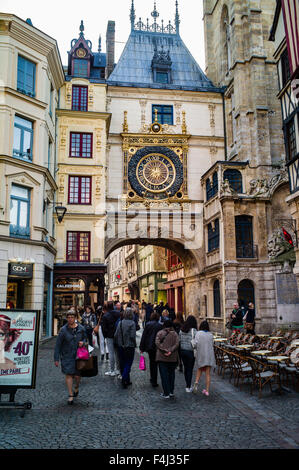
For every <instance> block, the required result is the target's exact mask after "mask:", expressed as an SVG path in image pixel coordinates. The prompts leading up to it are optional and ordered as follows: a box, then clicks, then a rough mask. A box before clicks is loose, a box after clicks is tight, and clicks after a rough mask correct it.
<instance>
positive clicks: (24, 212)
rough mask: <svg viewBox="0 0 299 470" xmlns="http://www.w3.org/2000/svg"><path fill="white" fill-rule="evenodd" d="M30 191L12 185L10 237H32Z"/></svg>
mask: <svg viewBox="0 0 299 470" xmlns="http://www.w3.org/2000/svg"><path fill="white" fill-rule="evenodd" d="M29 218H30V190H29V189H28V188H25V187H23V186H18V185H16V184H12V186H11V194H10V235H12V236H14V237H22V238H29V237H30V226H29Z"/></svg>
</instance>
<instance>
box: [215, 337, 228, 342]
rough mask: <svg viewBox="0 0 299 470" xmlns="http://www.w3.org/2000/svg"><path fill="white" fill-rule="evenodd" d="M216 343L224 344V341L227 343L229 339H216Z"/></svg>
mask: <svg viewBox="0 0 299 470" xmlns="http://www.w3.org/2000/svg"><path fill="white" fill-rule="evenodd" d="M214 341H215V342H216V343H222V342H223V341H227V338H214Z"/></svg>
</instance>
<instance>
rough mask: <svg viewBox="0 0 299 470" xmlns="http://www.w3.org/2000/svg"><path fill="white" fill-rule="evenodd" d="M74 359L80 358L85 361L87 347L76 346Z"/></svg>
mask: <svg viewBox="0 0 299 470" xmlns="http://www.w3.org/2000/svg"><path fill="white" fill-rule="evenodd" d="M76 359H82V360H85V361H87V359H89V352H88V349H87V348H85V347H84V346H83V347H82V348H78V349H77V357H76Z"/></svg>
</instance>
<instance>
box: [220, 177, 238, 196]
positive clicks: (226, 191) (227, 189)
mask: <svg viewBox="0 0 299 470" xmlns="http://www.w3.org/2000/svg"><path fill="white" fill-rule="evenodd" d="M235 194H236V191H235V190H234V189H233V188H232V187H231V186H230V184H229V181H228V179H225V180H224V181H223V182H222V184H221V187H220V196H234V195H235Z"/></svg>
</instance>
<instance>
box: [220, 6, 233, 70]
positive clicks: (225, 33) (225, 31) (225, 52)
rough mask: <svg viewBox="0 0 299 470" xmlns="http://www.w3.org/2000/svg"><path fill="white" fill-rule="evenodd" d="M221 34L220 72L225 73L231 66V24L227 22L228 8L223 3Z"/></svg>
mask: <svg viewBox="0 0 299 470" xmlns="http://www.w3.org/2000/svg"><path fill="white" fill-rule="evenodd" d="M221 36H222V41H221V42H222V45H223V49H222V73H224V74H226V73H227V72H228V71H229V69H230V66H231V50H230V48H231V45H230V42H231V41H230V37H231V26H230V24H229V17H228V9H227V6H226V5H224V6H223V9H222V15H221Z"/></svg>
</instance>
